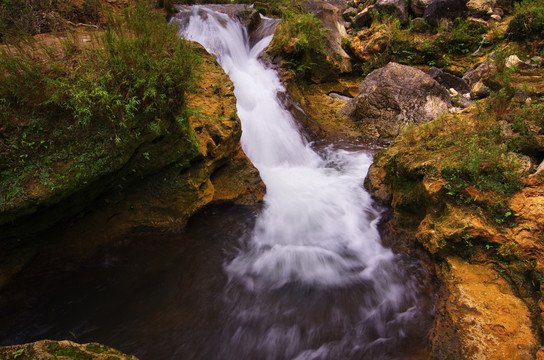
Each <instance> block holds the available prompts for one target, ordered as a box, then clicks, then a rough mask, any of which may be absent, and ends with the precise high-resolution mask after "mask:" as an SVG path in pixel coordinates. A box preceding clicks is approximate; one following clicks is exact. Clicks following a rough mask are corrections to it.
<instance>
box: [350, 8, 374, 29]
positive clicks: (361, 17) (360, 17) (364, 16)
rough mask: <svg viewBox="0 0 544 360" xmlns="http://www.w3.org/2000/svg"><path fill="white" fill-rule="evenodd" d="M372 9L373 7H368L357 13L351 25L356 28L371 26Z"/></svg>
mask: <svg viewBox="0 0 544 360" xmlns="http://www.w3.org/2000/svg"><path fill="white" fill-rule="evenodd" d="M372 9H374V5H370V6H368V7H366V8H364V9H363V10H362V11H360V12H359V13H357V15H355V17H354V18H353V23H354V24H355V26H358V27H365V26H370V24H372Z"/></svg>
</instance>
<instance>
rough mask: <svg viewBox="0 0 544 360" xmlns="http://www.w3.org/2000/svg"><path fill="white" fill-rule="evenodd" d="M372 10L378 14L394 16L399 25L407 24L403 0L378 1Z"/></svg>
mask: <svg viewBox="0 0 544 360" xmlns="http://www.w3.org/2000/svg"><path fill="white" fill-rule="evenodd" d="M374 8H375V9H376V10H378V11H379V12H382V13H386V14H390V15H393V16H396V17H397V18H398V19H399V20H400V23H401V24H406V23H407V22H408V9H407V8H406V2H405V1H404V0H378V1H376V4H375V5H374Z"/></svg>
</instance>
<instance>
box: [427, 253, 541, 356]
mask: <svg viewBox="0 0 544 360" xmlns="http://www.w3.org/2000/svg"><path fill="white" fill-rule="evenodd" d="M439 276H440V278H441V279H443V281H444V282H445V283H444V286H445V289H444V292H445V293H447V294H448V295H447V297H445V298H443V299H442V300H441V302H440V304H439V307H438V309H437V315H436V328H435V329H434V332H433V334H432V335H431V341H432V344H433V345H432V358H433V359H474V360H486V359H493V360H524V359H533V358H534V353H535V352H536V349H537V347H538V343H539V341H538V339H537V338H536V336H535V333H534V332H533V330H532V322H531V314H530V312H529V309H528V308H527V305H526V304H525V303H524V302H523V301H522V300H521V299H519V298H518V297H516V296H515V294H514V292H513V290H512V289H511V288H510V285H509V284H508V282H506V280H504V279H503V278H502V277H501V276H500V275H499V274H498V273H497V272H496V271H494V270H493V269H492V268H491V267H490V266H485V265H477V264H470V263H467V262H465V261H463V260H460V259H459V258H456V257H448V258H447V259H446V263H445V264H444V266H442V268H441V270H440V275H439Z"/></svg>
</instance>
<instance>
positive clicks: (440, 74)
mask: <svg viewBox="0 0 544 360" xmlns="http://www.w3.org/2000/svg"><path fill="white" fill-rule="evenodd" d="M427 74H428V75H429V76H430V77H432V78H433V79H435V80H436V81H437V82H438V83H439V84H440V85H442V86H444V87H445V88H446V89H450V88H453V89H455V90H456V91H457V92H458V93H460V94H467V93H470V86H469V85H468V84H467V82H466V81H465V80H463V79H461V78H460V77H457V76H455V75H453V74H450V73H447V72H444V71H442V70H440V69H439V68H436V67H432V68H430V69H429V70H428V71H427Z"/></svg>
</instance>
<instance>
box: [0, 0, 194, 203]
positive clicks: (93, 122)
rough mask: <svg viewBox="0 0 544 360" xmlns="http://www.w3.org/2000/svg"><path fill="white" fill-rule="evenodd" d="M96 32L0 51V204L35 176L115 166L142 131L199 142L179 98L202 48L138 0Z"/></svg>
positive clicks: (59, 182) (79, 174) (61, 181)
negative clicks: (86, 40)
mask: <svg viewBox="0 0 544 360" xmlns="http://www.w3.org/2000/svg"><path fill="white" fill-rule="evenodd" d="M95 40H96V41H97V44H96V46H94V47H92V48H90V47H83V46H80V45H78V44H79V43H78V42H76V41H74V40H73V39H72V40H70V38H68V39H67V40H66V43H65V46H63V47H62V48H56V49H50V48H47V47H41V46H38V45H36V43H33V42H32V41H31V40H28V39H26V40H25V41H23V42H19V43H17V44H12V45H9V46H6V47H5V48H3V49H2V50H1V51H0V110H1V113H2V114H1V116H0V119H1V120H2V127H3V131H5V132H7V134H8V136H7V137H6V138H5V139H0V148H1V151H2V157H0V188H2V189H3V191H2V193H1V194H0V209H3V208H6V204H9V203H10V202H12V201H14V200H16V199H20V198H24V196H25V195H24V190H25V188H26V186H27V184H28V183H29V181H30V180H31V179H33V178H36V177H38V180H39V181H38V183H39V184H41V185H45V187H47V188H50V189H53V188H55V187H61V186H66V187H69V186H73V184H74V182H77V181H84V179H89V178H93V176H97V175H98V174H102V173H104V172H106V171H108V169H110V170H111V169H113V168H115V167H116V166H118V164H119V163H123V162H124V161H126V160H127V159H126V156H127V155H130V154H131V153H132V152H133V151H134V149H135V148H136V147H137V146H138V144H141V143H143V142H144V141H145V140H144V139H147V141H151V140H153V139H156V138H158V137H159V136H161V135H165V134H167V133H170V134H175V136H176V137H179V144H180V147H181V146H185V147H186V149H185V150H187V153H190V152H191V151H193V150H194V149H195V146H196V144H195V141H194V134H193V133H192V130H191V128H190V126H189V124H188V120H187V118H188V116H187V109H186V103H185V98H186V94H187V92H188V91H191V90H192V89H194V88H195V86H196V84H197V83H198V74H197V69H198V67H199V62H200V57H199V55H198V50H197V49H196V48H195V47H194V46H192V45H191V44H190V43H188V42H186V41H184V40H181V39H180V38H179V37H178V36H177V29H176V28H175V27H174V26H173V25H168V24H167V23H166V22H165V19H164V15H163V14H162V13H161V12H158V11H155V10H153V9H152V7H151V2H147V1H143V0H139V1H136V2H135V5H134V6H133V7H131V8H129V9H127V10H126V11H125V13H124V14H123V16H113V15H109V16H108V23H107V26H106V29H105V31H104V32H103V33H101V35H97V38H96V39H95ZM62 50H63V51H62ZM4 140H5V141H4ZM82 140H84V141H82ZM63 164H71V166H69V167H66V168H65V167H64V165H63ZM54 166H55V169H57V170H56V171H48V169H49V170H50V169H52V167H54ZM59 169H63V170H62V171H61V170H59ZM63 174H64V175H63ZM67 174H68V175H67ZM63 176H64V177H63Z"/></svg>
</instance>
